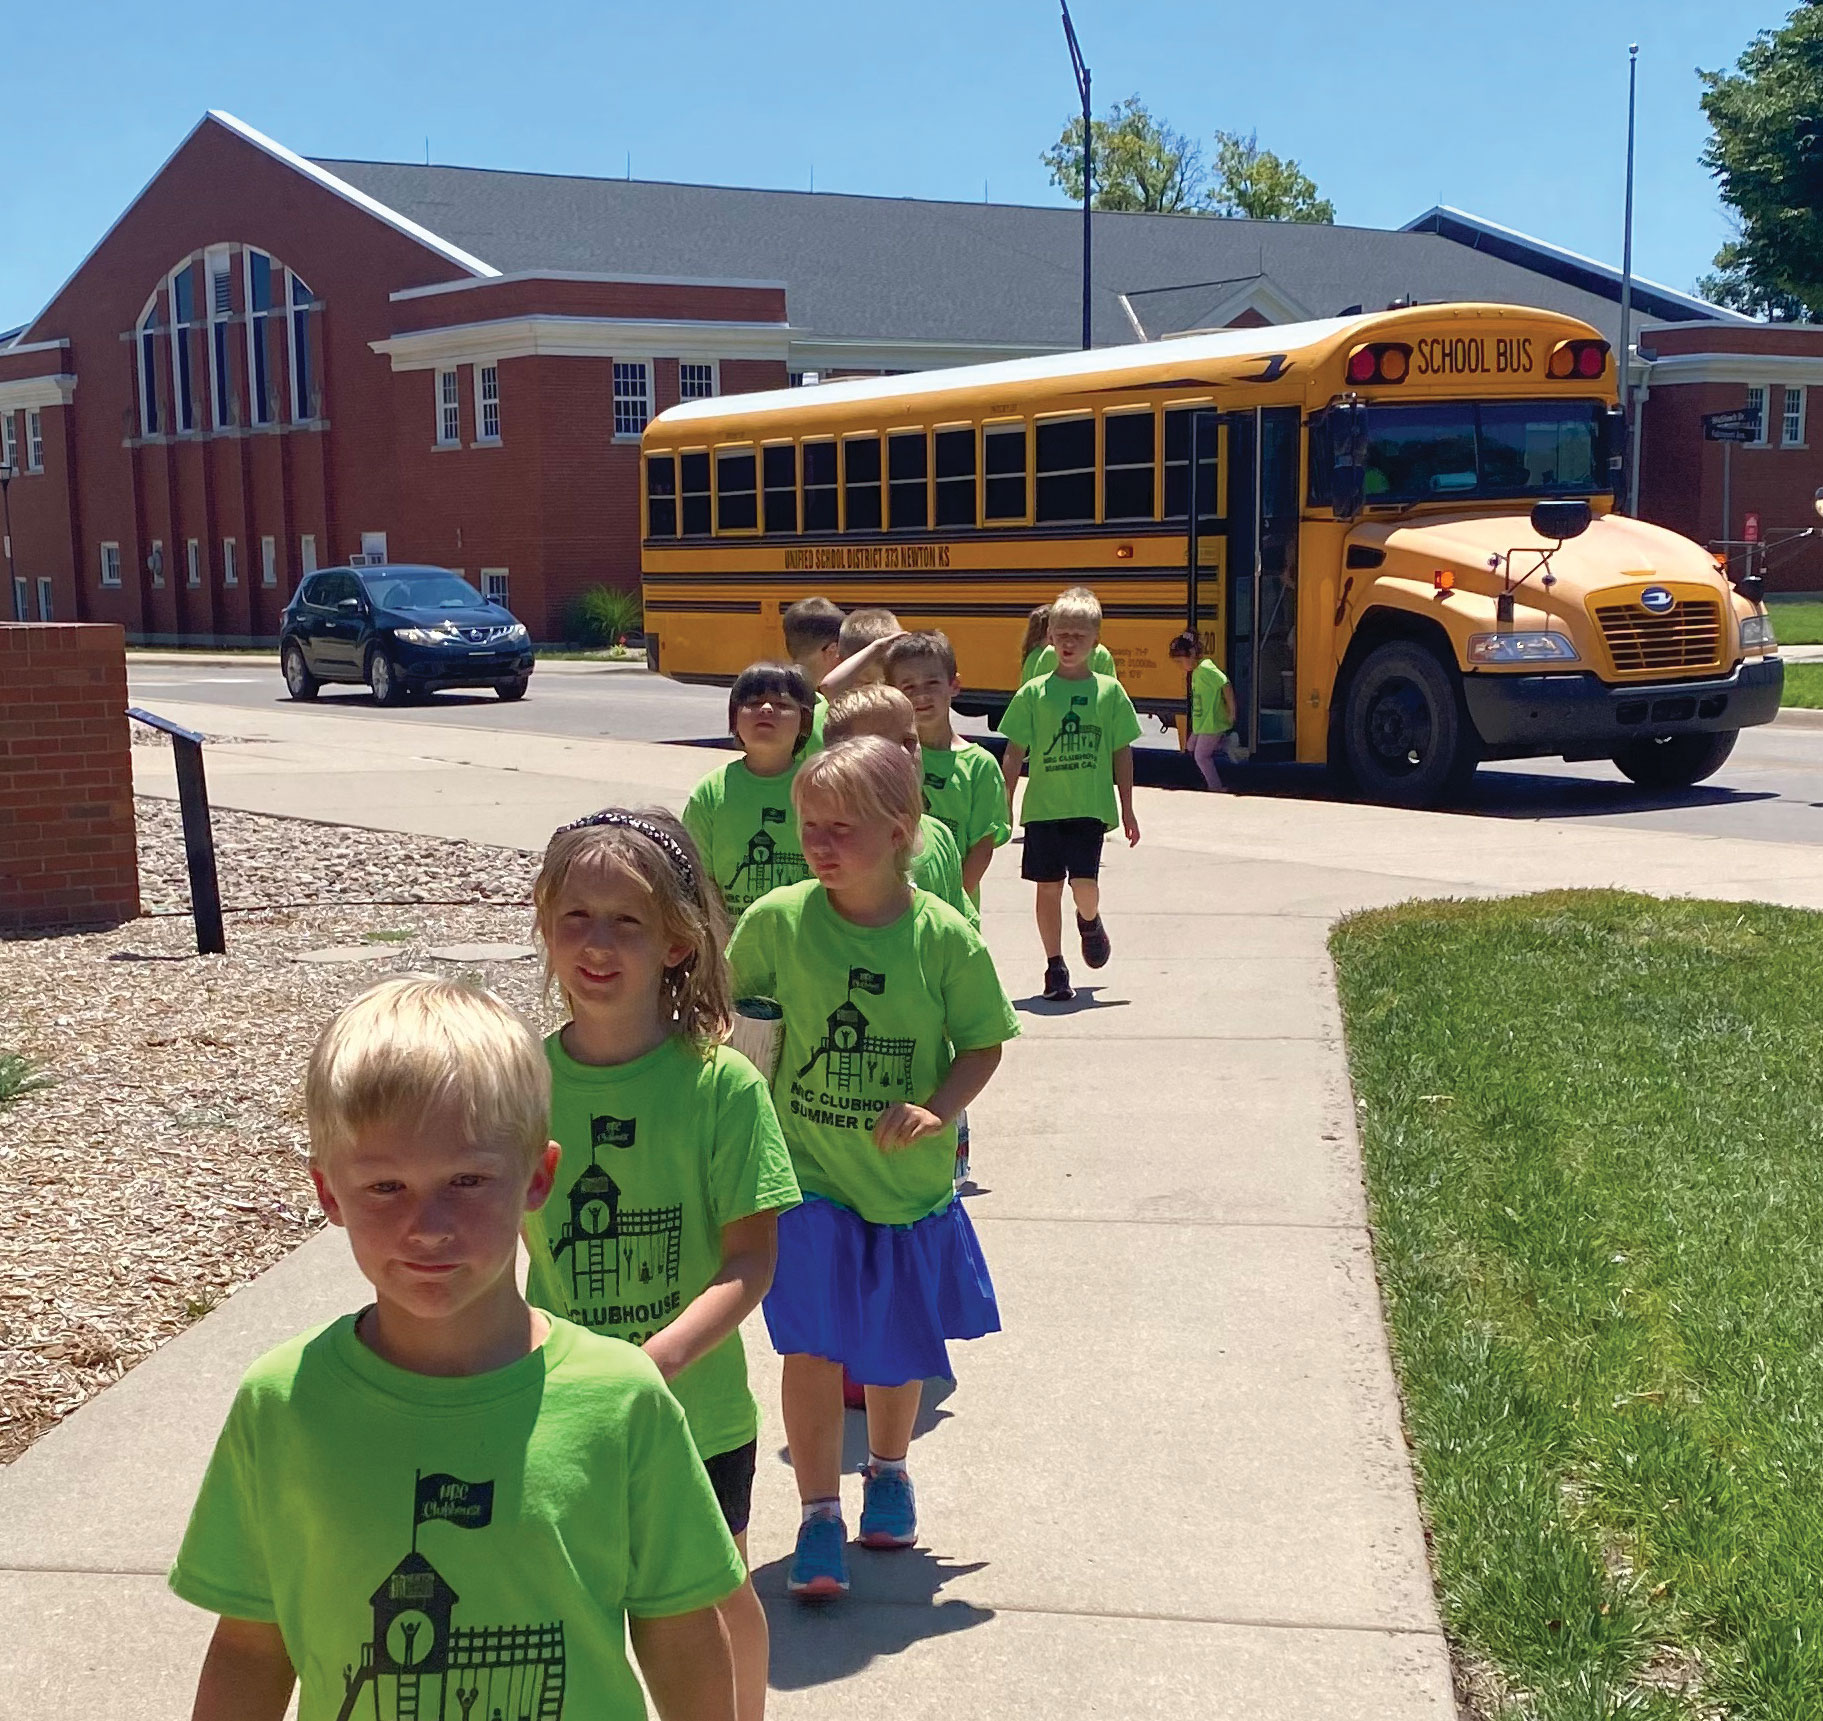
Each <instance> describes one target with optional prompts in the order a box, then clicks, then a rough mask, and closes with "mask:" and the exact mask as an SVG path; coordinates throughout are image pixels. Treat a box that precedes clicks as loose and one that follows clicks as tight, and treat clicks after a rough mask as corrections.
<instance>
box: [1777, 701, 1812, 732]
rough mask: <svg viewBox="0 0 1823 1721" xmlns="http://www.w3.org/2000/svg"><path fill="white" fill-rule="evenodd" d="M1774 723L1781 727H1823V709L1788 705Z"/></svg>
mask: <svg viewBox="0 0 1823 1721" xmlns="http://www.w3.org/2000/svg"><path fill="white" fill-rule="evenodd" d="M1773 723H1774V724H1775V725H1776V726H1777V727H1779V728H1781V729H1823V711H1812V710H1809V709H1807V708H1806V707H1805V706H1802V705H1786V706H1782V707H1781V708H1780V710H1779V714H1778V716H1777V717H1775V718H1774V719H1773Z"/></svg>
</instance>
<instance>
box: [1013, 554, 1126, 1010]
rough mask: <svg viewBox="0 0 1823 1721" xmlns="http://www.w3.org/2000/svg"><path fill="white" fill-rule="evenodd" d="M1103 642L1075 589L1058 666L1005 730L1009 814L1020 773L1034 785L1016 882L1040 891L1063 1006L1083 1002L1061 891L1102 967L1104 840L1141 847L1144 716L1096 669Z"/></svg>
mask: <svg viewBox="0 0 1823 1721" xmlns="http://www.w3.org/2000/svg"><path fill="white" fill-rule="evenodd" d="M1100 637H1101V604H1100V603H1099V602H1098V601H1097V599H1096V596H1095V594H1094V593H1093V592H1092V591H1090V590H1089V589H1088V588H1087V587H1086V586H1072V587H1071V588H1070V589H1069V590H1068V591H1067V592H1064V593H1062V594H1061V595H1060V596H1059V597H1058V599H1057V601H1056V602H1055V603H1054V604H1052V605H1051V622H1050V640H1051V646H1052V649H1053V650H1054V651H1055V652H1056V653H1057V667H1056V668H1055V669H1054V670H1053V671H1052V672H1051V673H1050V674H1049V675H1046V676H1041V677H1039V678H1038V679H1036V680H1033V681H1028V682H1027V683H1026V684H1025V686H1023V687H1022V688H1020V690H1019V691H1018V692H1017V693H1015V694H1014V695H1013V700H1012V703H1011V704H1010V705H1008V706H1007V708H1006V715H1005V717H1003V718H1002V719H1001V725H1000V728H1001V733H1002V734H1004V735H1005V736H1006V756H1005V758H1004V759H1003V760H1002V766H1003V769H1004V770H1005V773H1006V784H1007V809H1008V812H1009V814H1010V813H1011V811H1012V802H1013V796H1014V794H1015V793H1016V789H1017V785H1018V782H1019V767H1020V766H1021V764H1024V765H1025V766H1026V768H1027V770H1028V771H1029V773H1030V776H1031V780H1030V781H1029V782H1028V783H1027V785H1026V791H1025V803H1024V808H1023V813H1024V824H1025V857H1024V859H1023V860H1022V861H1021V862H1020V866H1019V874H1020V877H1022V878H1026V879H1030V880H1031V881H1032V883H1033V884H1035V885H1036V886H1037V887H1038V904H1037V910H1038V936H1039V939H1040V941H1041V942H1042V943H1043V945H1044V955H1045V970H1044V996H1045V997H1046V998H1049V999H1053V1000H1056V1001H1058V1002H1062V1001H1065V1000H1067V999H1070V998H1073V997H1075V996H1076V993H1075V989H1074V988H1073V987H1072V986H1071V984H1070V970H1069V966H1068V965H1067V964H1066V963H1065V961H1064V959H1063V887H1064V884H1065V883H1066V882H1068V884H1069V886H1070V893H1071V896H1072V897H1073V898H1074V900H1075V904H1076V930H1077V933H1078V935H1079V937H1080V939H1081V942H1082V959H1083V961H1085V962H1086V963H1087V964H1088V965H1089V966H1090V967H1091V968H1100V967H1101V966H1102V965H1103V964H1104V963H1106V961H1107V960H1108V955H1109V952H1110V948H1111V946H1110V943H1109V939H1108V933H1107V929H1106V928H1105V927H1104V926H1103V925H1102V923H1101V883H1100V880H1101V844H1102V837H1103V835H1104V833H1106V832H1107V831H1111V830H1113V829H1114V828H1115V826H1116V825H1119V826H1120V827H1121V828H1122V829H1123V830H1124V831H1125V832H1126V837H1127V842H1128V845H1129V846H1131V845H1132V844H1134V843H1137V842H1138V841H1139V820H1138V818H1137V817H1136V816H1135V814H1134V811H1133V743H1134V742H1135V741H1137V740H1138V739H1139V717H1138V714H1137V713H1136V712H1135V711H1134V709H1133V701H1132V700H1131V699H1129V698H1128V697H1127V695H1126V691H1125V689H1123V688H1122V687H1121V685H1120V683H1119V682H1118V681H1116V680H1115V679H1114V677H1113V676H1111V675H1097V674H1096V673H1095V672H1094V671H1093V670H1091V669H1090V667H1089V656H1090V653H1091V652H1093V651H1094V649H1095V646H1096V644H1097V642H1098V641H1099V640H1100ZM1117 802H1118V805H1117Z"/></svg>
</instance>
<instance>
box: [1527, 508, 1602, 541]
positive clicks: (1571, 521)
mask: <svg viewBox="0 0 1823 1721" xmlns="http://www.w3.org/2000/svg"><path fill="white" fill-rule="evenodd" d="M1590 517H1591V516H1590V510H1589V504H1588V503H1587V502H1582V501H1564V502H1534V503H1533V504H1532V530H1533V531H1534V532H1536V533H1537V534H1538V535H1539V537H1541V538H1555V539H1556V540H1557V541H1558V543H1560V544H1561V543H1562V542H1563V541H1564V540H1565V539H1566V538H1580V537H1581V536H1582V535H1583V533H1584V532H1586V531H1588V529H1589V520H1590Z"/></svg>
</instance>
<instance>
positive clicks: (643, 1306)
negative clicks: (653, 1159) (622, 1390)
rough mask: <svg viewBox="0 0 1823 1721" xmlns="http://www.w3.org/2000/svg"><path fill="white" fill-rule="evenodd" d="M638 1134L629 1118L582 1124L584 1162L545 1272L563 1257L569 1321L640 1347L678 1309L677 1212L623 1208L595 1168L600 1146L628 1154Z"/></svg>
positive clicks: (615, 1189)
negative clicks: (586, 1144)
mask: <svg viewBox="0 0 1823 1721" xmlns="http://www.w3.org/2000/svg"><path fill="white" fill-rule="evenodd" d="M638 1133H639V1123H638V1120H637V1119H635V1118H627V1117H609V1116H603V1117H594V1118H591V1119H590V1120H589V1141H590V1146H591V1152H590V1154H589V1163H588V1164H587V1165H586V1166H584V1167H583V1169H582V1171H581V1172H580V1173H578V1175H577V1178H576V1181H575V1182H574V1183H572V1184H571V1185H570V1193H569V1206H570V1216H569V1218H568V1219H566V1220H565V1221H564V1225H563V1229H562V1230H561V1231H560V1232H558V1234H557V1240H556V1242H555V1243H553V1244H552V1245H551V1265H552V1266H556V1265H557V1264H558V1262H559V1261H561V1260H562V1259H563V1257H564V1256H565V1255H568V1256H569V1258H570V1295H571V1299H572V1300H571V1304H570V1307H569V1310H568V1314H569V1317H570V1319H571V1320H573V1321H576V1322H577V1323H579V1324H580V1325H582V1326H585V1327H590V1328H593V1329H594V1330H595V1331H597V1332H606V1333H608V1334H610V1335H611V1336H612V1337H614V1338H618V1339H625V1340H626V1341H627V1342H628V1343H629V1344H644V1343H645V1341H646V1340H647V1339H649V1338H650V1337H651V1336H652V1335H653V1334H654V1333H655V1332H657V1331H658V1330H659V1328H660V1327H662V1326H664V1325H666V1323H667V1322H669V1321H670V1320H671V1318H672V1316H674V1315H675V1314H676V1313H677V1311H678V1309H679V1308H680V1307H682V1304H683V1297H682V1293H681V1292H680V1291H679V1290H678V1288H677V1280H678V1273H679V1270H680V1266H681V1261H682V1256H683V1246H684V1210H683V1208H682V1207H681V1206H677V1207H624V1208H623V1207H622V1206H621V1199H620V1198H621V1188H620V1185H619V1184H618V1183H616V1182H615V1181H614V1179H613V1178H612V1177H611V1176H610V1175H609V1174H608V1171H607V1168H606V1167H605V1166H604V1165H603V1164H602V1163H601V1152H602V1149H603V1148H619V1149H623V1150H624V1149H629V1148H631V1147H632V1146H633V1144H634V1141H635V1139H636V1138H637V1136H638Z"/></svg>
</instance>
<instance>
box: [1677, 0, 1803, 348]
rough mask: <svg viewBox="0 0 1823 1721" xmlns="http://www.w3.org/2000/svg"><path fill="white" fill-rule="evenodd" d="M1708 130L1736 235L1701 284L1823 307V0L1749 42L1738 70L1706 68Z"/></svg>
mask: <svg viewBox="0 0 1823 1721" xmlns="http://www.w3.org/2000/svg"><path fill="white" fill-rule="evenodd" d="M1697 76H1698V77H1699V78H1700V79H1701V80H1702V84H1703V112H1704V114H1705V115H1706V116H1707V118H1708V120H1709V128H1710V136H1709V141H1708V143H1707V144H1706V145H1705V146H1704V149H1703V156H1702V161H1703V165H1704V166H1705V167H1706V168H1708V169H1709V171H1710V172H1711V173H1713V174H1714V175H1715V176H1716V178H1717V180H1719V181H1720V183H1721V194H1722V201H1723V202H1724V203H1725V204H1727V205H1728V207H1729V208H1730V209H1731V210H1732V211H1733V213H1734V215H1735V217H1736V219H1737V220H1738V221H1739V222H1740V229H1741V236H1740V239H1739V240H1738V241H1736V242H1734V243H1731V244H1729V245H1725V246H1724V247H1723V248H1722V250H1721V251H1720V252H1719V253H1717V255H1716V260H1715V261H1716V269H1717V273H1716V274H1715V275H1710V276H1706V277H1705V278H1704V280H1703V282H1702V283H1701V285H1700V287H1699V291H1702V292H1704V293H1705V294H1710V295H1713V294H1715V293H1721V294H1723V295H1724V299H1723V302H1725V303H1730V304H1735V305H1737V306H1739V307H1740V308H1742V309H1753V310H1755V311H1757V312H1759V313H1760V314H1762V315H1778V314H1780V313H1781V312H1782V311H1785V310H1787V309H1795V310H1796V311H1797V312H1798V314H1799V315H1800V316H1806V317H1815V316H1816V315H1817V314H1818V313H1819V312H1823V4H1818V3H1817V0H1807V3H1806V4H1803V5H1800V6H1799V7H1798V8H1797V9H1796V10H1795V11H1794V12H1793V13H1792V14H1791V16H1790V17H1789V18H1787V19H1786V21H1785V23H1784V24H1783V25H1782V26H1781V27H1780V28H1778V29H1776V30H1762V31H1761V32H1760V33H1759V35H1757V36H1755V37H1754V38H1753V40H1752V41H1751V42H1749V43H1748V44H1747V47H1746V49H1745V50H1744V51H1743V52H1742V54H1741V57H1740V59H1739V60H1738V61H1737V62H1736V63H1735V68H1734V70H1733V71H1726V72H1702V71H1699V72H1698V74H1697Z"/></svg>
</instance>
